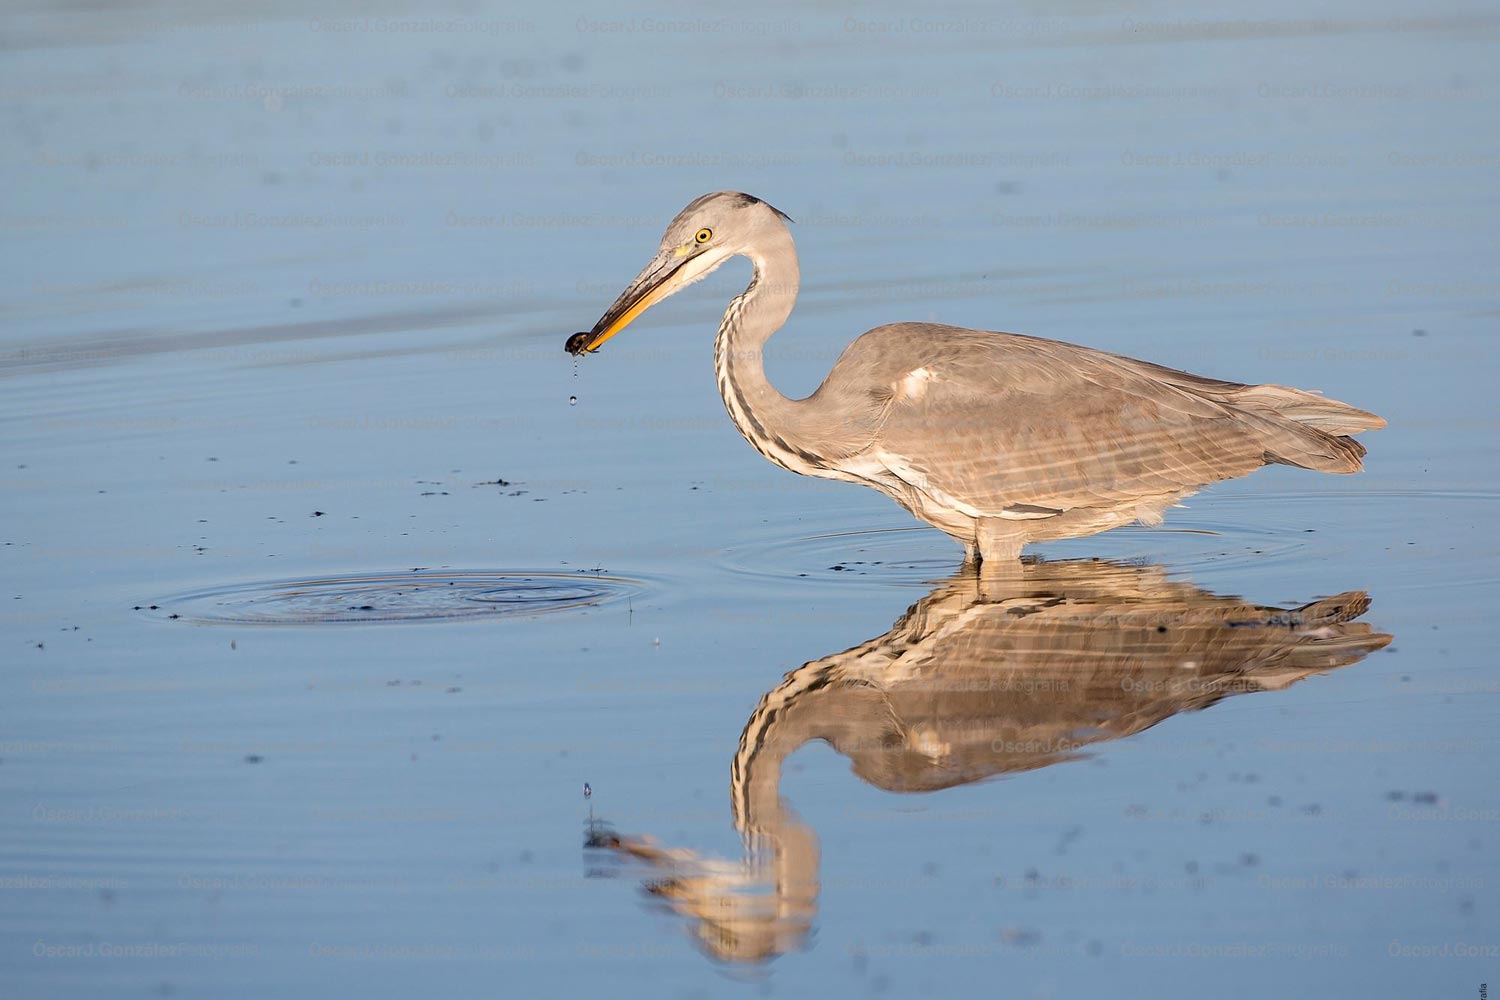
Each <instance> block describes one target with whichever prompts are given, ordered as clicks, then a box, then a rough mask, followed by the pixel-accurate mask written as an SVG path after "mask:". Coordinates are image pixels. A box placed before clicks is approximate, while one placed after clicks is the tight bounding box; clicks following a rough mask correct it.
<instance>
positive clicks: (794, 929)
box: [586, 560, 1392, 963]
mask: <svg viewBox="0 0 1500 1000" xmlns="http://www.w3.org/2000/svg"><path fill="white" fill-rule="evenodd" d="M1369 606H1370V599H1369V598H1368V597H1367V596H1366V595H1365V594H1364V593H1363V592H1360V591H1348V592H1346V593H1342V594H1338V595H1336V596H1333V597H1327V598H1323V599H1322V600H1318V601H1315V602H1313V603H1310V604H1305V605H1303V606H1301V607H1298V608H1274V607H1264V606H1261V605H1256V604H1251V603H1248V602H1246V601H1244V600H1241V599H1239V598H1236V597H1230V596H1220V595H1217V594H1213V593H1210V592H1208V591H1206V590H1203V589H1201V588H1199V587H1196V586H1194V585H1192V584H1191V583H1187V582H1184V581H1180V580H1170V579H1168V573H1167V569H1166V568H1165V567H1163V566H1157V565H1124V564H1120V563H1113V562H1105V561H1097V560H1090V561H1070V562H1055V563H1048V562H1035V563H1028V564H1027V565H1026V566H1025V567H1024V569H1023V570H1022V572H1021V575H1020V576H1018V577H1016V578H1014V579H1009V580H1003V581H990V580H983V581H981V580H979V579H978V578H976V577H975V576H973V575H966V574H960V575H957V576H954V577H952V578H950V579H949V580H947V581H945V582H943V583H942V584H941V585H939V586H938V587H937V588H936V589H935V590H933V591H932V592H931V593H930V594H928V595H927V596H926V597H924V598H923V599H922V600H920V601H918V602H917V603H916V604H914V605H912V606H911V608H909V609H908V610H907V612H906V613H905V614H904V615H902V616H901V617H900V618H899V619H898V620H897V621H896V623H895V624H894V625H893V626H892V627H891V630H890V631H889V632H887V633H885V634H884V635H882V636H879V637H877V638H874V639H870V640H868V641H867V642H864V643H861V644H860V645H858V646H855V647H853V648H851V649H847V650H844V651H843V652H839V653H834V654H831V655H829V656H825V657H823V658H822V659H819V660H813V661H811V662H809V663H806V664H804V665H803V666H802V667H800V668H798V669H797V670H794V671H792V672H791V673H789V674H787V675H786V678H785V680H783V681H782V683H781V684H779V685H777V686H776V687H775V688H773V689H772V690H770V691H769V692H767V693H766V694H765V695H764V696H763V697H762V698H761V700H760V704H759V706H757V707H756V709H755V711H754V712H753V713H752V714H751V716H750V719H749V721H748V722H746V724H745V728H744V731H743V732H742V733H741V735H740V741H739V749H738V751H737V752H736V754H735V757H734V762H733V766H732V767H731V770H730V789H729V795H730V807H731V810H732V813H733V817H734V823H735V827H736V828H737V830H738V831H739V833H740V834H741V836H742V837H743V839H744V842H745V846H746V853H745V856H744V858H743V859H742V860H739V861H728V860H723V859H714V858H707V857H704V856H702V855H700V854H698V853H697V852H695V851H692V850H690V849H685V848H673V847H669V846H665V845H662V844H660V843H658V842H657V841H656V840H654V839H653V838H651V837H649V836H638V835H628V834H621V833H617V832H615V831H614V830H612V829H611V828H610V827H609V825H608V824H607V823H605V822H603V821H594V820H591V821H590V825H589V830H588V837H587V841H586V843H587V846H588V847H589V848H591V849H594V850H599V851H609V852H616V853H618V854H620V855H623V856H626V857H629V858H634V859H638V860H640V861H643V862H645V863H646V864H648V865H650V866H651V867H652V868H654V869H656V870H657V871H658V873H659V874H658V876H657V877H655V878H654V879H653V880H652V881H650V882H648V883H647V885H646V889H647V892H649V893H650V894H651V895H652V896H653V897H654V898H657V899H660V900H663V901H665V902H666V904H667V905H668V906H669V907H670V908H671V909H672V910H674V911H676V912H677V913H678V914H681V915H682V916H684V917H686V918H688V919H689V920H690V921H692V922H693V924H694V930H695V932H696V935H695V936H696V939H697V941H698V943H699V945H700V946H701V947H702V948H703V949H704V950H705V952H706V953H707V954H708V955H710V956H711V957H713V958H715V959H719V960H722V961H725V962H732V963H754V962H763V961H767V960H769V959H772V958H775V957H776V956H778V955H780V954H782V953H784V952H787V951H790V950H792V949H795V948H798V947H800V946H801V945H802V944H803V943H804V941H805V940H806V938H807V936H808V934H809V932H810V930H811V928H812V924H813V921H814V918H815V916H816V913H817V908H818V893H819V875H818V871H819V847H818V835H817V833H816V832H815V831H814V830H813V829H812V828H811V827H809V826H808V825H807V824H805V823H803V822H802V821H801V820H800V819H799V818H798V817H797V815H796V814H795V813H794V812H793V811H792V809H791V808H790V807H789V806H788V805H787V803H786V802H784V801H783V800H782V798H781V794H780V781H781V773H782V765H783V763H784V762H785V761H786V759H787V758H788V757H789V756H791V755H792V754H793V753H794V752H795V751H796V750H798V749H799V748H800V747H802V746H803V745H805V744H807V743H810V742H813V741H817V740H822V741H824V742H826V743H827V744H829V745H830V746H832V747H833V748H834V750H836V751H837V752H838V753H840V754H843V755H844V756H846V757H848V758H849V760H850V762H851V764H852V765H853V769H854V773H855V774H856V775H858V776H859V777H860V778H861V779H862V780H864V781H866V782H868V783H870V784H872V785H874V786H876V787H878V788H881V789H884V790H886V791H890V792H903V793H910V792H934V791H938V790H941V789H945V788H952V787H955V786H959V785H966V784H969V783H972V782H977V781H983V780H985V779H987V778H992V777H996V776H1000V775H1009V774H1019V773H1022V772H1026V771H1034V770H1037V769H1039V768H1043V767H1050V766H1051V765H1053V764H1060V763H1062V762H1064V761H1069V760H1076V759H1079V758H1081V757H1084V756H1086V755H1088V753H1089V751H1090V749H1091V748H1092V747H1094V746H1095V745H1098V744H1103V743H1107V742H1109V741H1111V740H1116V739H1119V738H1121V737H1124V736H1130V735H1132V734H1134V733H1139V732H1141V731H1143V730H1146V729H1149V728H1150V727H1152V726H1154V725H1156V724H1157V723H1159V722H1161V721H1163V720H1164V719H1168V718H1170V717H1172V716H1174V715H1176V714H1177V713H1179V712H1186V711H1196V710H1199V709H1203V708H1207V707H1209V706H1210V705H1213V704H1215V703H1216V702H1218V701H1219V700H1221V699H1223V698H1225V697H1227V696H1230V695H1234V694H1246V693H1254V692H1260V691H1277V690H1281V689H1283V688H1286V687H1288V686H1290V685H1292V684H1295V683H1297V682H1298V681H1301V680H1303V679H1305V678H1307V677H1311V676H1313V675H1315V674H1319V673H1323V672H1326V671H1330V670H1335V669H1337V668H1339V667H1345V666H1349V665H1351V664H1354V663H1357V662H1359V661H1360V660H1361V659H1363V658H1364V657H1365V656H1366V655H1368V654H1369V653H1371V652H1373V651H1375V650H1378V649H1381V648H1382V647H1384V646H1386V645H1387V644H1388V643H1389V642H1390V641H1391V639H1392V637H1391V636H1390V635H1387V634H1383V633H1380V632H1376V631H1374V630H1373V629H1372V628H1371V626H1370V625H1368V624H1365V623H1363V622H1359V621H1357V620H1356V619H1358V618H1359V617H1360V616H1362V615H1363V614H1364V613H1365V611H1366V610H1367V609H1368V608H1369Z"/></svg>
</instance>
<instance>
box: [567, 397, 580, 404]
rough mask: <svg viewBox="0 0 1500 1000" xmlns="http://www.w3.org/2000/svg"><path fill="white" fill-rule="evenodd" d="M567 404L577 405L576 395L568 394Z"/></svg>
mask: <svg viewBox="0 0 1500 1000" xmlns="http://www.w3.org/2000/svg"><path fill="white" fill-rule="evenodd" d="M568 405H569V406H577V405H578V397H577V396H569V397H568Z"/></svg>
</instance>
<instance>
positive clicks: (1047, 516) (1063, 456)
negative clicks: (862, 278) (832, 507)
mask: <svg viewBox="0 0 1500 1000" xmlns="http://www.w3.org/2000/svg"><path fill="white" fill-rule="evenodd" d="M786 222H787V219H786V216H784V215H783V214H782V213H781V212H779V211H777V210H776V209H774V208H772V207H771V206H769V205H767V204H766V203H765V202H763V201H761V200H760V199H758V198H755V197H753V196H751V195H746V194H741V193H738V192H732V191H720V192H716V193H714V194H708V195H704V196H703V197H701V198H698V199H696V200H695V201H693V202H692V203H691V204H689V205H688V206H687V208H685V209H683V210H682V212H681V213H679V214H678V216H677V217H676V218H675V219H673V220H672V223H671V224H670V225H669V226H668V227H667V232H666V235H665V236H664V237H663V239H662V243H661V248H660V250H659V251H658V253H657V255H656V257H655V258H654V259H653V260H652V262H651V263H650V264H648V265H647V267H646V268H645V269H644V270H643V271H642V272H641V273H640V275H638V276H637V277H636V279H635V281H633V282H632V283H631V284H630V286H629V287H628V288H626V290H625V291H624V293H623V294H621V296H620V297H619V299H618V300H616V302H615V304H614V305H613V306H611V307H610V309H609V310H608V311H607V312H606V313H605V314H604V316H603V317H602V318H601V319H600V320H599V322H598V324H596V325H595V327H594V329H593V330H592V331H590V332H589V333H588V334H578V335H575V336H574V337H573V338H570V339H569V341H568V345H567V346H568V350H569V351H570V352H572V353H574V354H581V353H584V352H591V351H594V350H597V349H598V348H599V346H600V345H602V344H603V343H604V342H605V341H607V340H608V339H609V338H610V337H612V336H614V335H615V334H616V333H618V332H619V331H620V330H621V329H624V327H625V326H626V325H628V324H629V323H630V322H631V321H633V320H634V319H635V318H636V317H637V316H639V315H640V314H641V313H642V312H644V311H645V310H646V309H648V308H650V307H651V306H652V305H654V304H656V303H657V302H659V301H661V300H662V299H664V298H666V297H668V296H670V295H673V294H675V293H676V292H678V291H680V290H681V289H682V288H685V287H686V286H687V285H689V284H692V283H693V282H695V281H698V280H700V279H702V278H703V277H705V276H707V275H708V274H709V273H710V272H711V271H713V270H714V269H715V268H717V267H719V266H720V265H721V264H723V263H724V261H726V260H728V259H729V258H730V257H733V256H745V257H748V258H749V259H750V261H751V263H752V265H753V267H754V276H753V277H752V279H751V281H750V285H749V287H747V288H746V289H745V291H744V292H743V293H741V294H740V295H739V296H737V297H736V298H734V299H733V300H732V301H731V302H730V303H729V308H728V309H727V310H726V311H725V313H724V319H723V322H722V323H721V324H720V325H719V333H718V337H717V339H716V341H715V344H714V370H715V373H716V375H717V378H718V384H719V392H720V394H721V395H722V396H723V398H724V406H725V408H726V409H727V410H728V412H729V416H730V419H731V420H733V421H734V424H735V426H736V427H738V428H739V431H740V433H741V434H743V435H744V436H745V439H746V440H748V441H749V442H750V444H751V445H753V446H754V447H755V449H756V450H757V451H759V452H760V453H761V454H762V455H764V456H765V457H766V458H768V459H770V460H771V461H772V462H775V463H776V464H777V465H780V466H782V467H783V468H786V469H789V470H791V471H792V472H796V473H800V474H802V475H808V476H819V477H822V478H825V479H840V480H844V481H847V482H853V483H860V484H863V485H866V486H872V487H874V488H875V489H878V490H880V491H881V492H882V493H885V494H886V495H887V496H889V497H890V498H891V499H893V500H895V501H896V502H897V503H898V504H900V505H901V506H902V507H904V508H906V509H907V510H908V511H910V512H911V513H912V514H914V515H915V516H916V517H918V518H919V519H921V520H923V521H926V522H927V523H929V524H931V525H933V526H935V527H937V528H939V529H941V530H942V531H944V532H946V533H947V534H948V535H950V536H952V537H953V538H954V539H955V540H957V541H958V542H960V543H961V544H962V545H963V546H964V549H965V553H966V556H967V558H968V560H970V561H983V562H987V563H991V564H995V563H1014V561H1015V560H1016V559H1017V558H1018V557H1019V555H1020V552H1021V547H1022V546H1023V545H1025V544H1026V543H1028V542H1032V541H1042V540H1048V539H1057V538H1072V537H1078V536H1082V535H1090V534H1094V533H1096V532H1100V531H1105V530H1108V529H1110V528H1114V527H1118V526H1120V525H1123V524H1129V523H1131V522H1134V521H1141V522H1143V523H1146V524H1156V523H1159V522H1160V521H1161V518H1162V512H1163V511H1164V510H1165V509H1166V508H1168V507H1171V506H1173V505H1174V504H1176V503H1177V502H1178V501H1180V500H1181V499H1182V498H1183V497H1186V496H1188V495H1189V494H1192V493H1194V492H1196V491H1197V490H1199V489H1201V488H1203V487H1204V486H1207V485H1209V484H1210V483H1214V482H1218V481H1220V480H1223V479H1234V478H1237V477H1239V476H1244V475H1247V474H1249V473H1250V472H1253V471H1254V470H1256V469H1258V468H1260V467H1261V466H1263V465H1268V464H1281V465H1294V466H1298V467H1300V468H1304V469H1313V470H1316V471H1319V472H1332V473H1353V472H1358V471H1359V470H1360V468H1361V459H1362V457H1363V456H1364V454H1365V449H1364V448H1363V447H1362V446H1361V445H1360V444H1359V443H1358V442H1356V441H1355V440H1354V439H1353V437H1352V435H1354V434H1358V433H1359V432H1361V431H1365V430H1374V429H1377V428H1380V427H1383V426H1385V421H1384V420H1382V419H1381V418H1380V417H1377V416H1376V415H1374V414H1373V413H1368V412H1366V411H1364V410H1360V409H1357V408H1355V407H1353V406H1349V405H1348V404H1346V403H1341V402H1338V401H1336V400H1332V399H1327V398H1325V397H1323V396H1320V395H1318V394H1317V393H1313V392H1307V391H1304V390H1301V389H1293V388H1288V387H1286V386H1279V385H1245V384H1242V383H1238V382H1225V381H1220V380H1217V379H1210V378H1204V377H1202V376H1198V375H1192V374H1189V373H1187V372H1182V371H1177V370H1175V369H1172V368H1166V367H1163V366H1160V365H1155V364H1151V363H1150V362H1146V361H1138V360H1136V359H1134V358H1128V357H1125V356H1123V355H1118V354H1110V353H1108V352H1105V351H1098V350H1094V349H1092V348H1088V347H1080V346H1078V345H1075V344H1067V343H1063V342H1061V341H1055V340H1046V339H1043V338H1040V337H1030V336H1022V335H1018V334H1009V333H998V332H992V331H987V330H971V329H965V328H961V327H954V326H943V325H940V324H936V323H894V324H891V325H888V326H881V327H877V328H875V329H873V330H870V331H869V332H867V333H865V334H863V335H862V336H860V337H859V338H858V339H856V340H855V341H854V342H853V343H852V344H850V345H849V346H848V347H847V348H846V349H845V350H844V352H843V354H842V355H841V356H840V357H839V359H838V361H837V362H836V363H835V364H834V366H833V370H832V371H831V372H829V374H828V377H827V378H826V379H824V381H823V384H822V385H821V386H819V387H818V389H817V391H816V392H814V393H813V394H812V395H810V396H808V397H807V398H805V399H790V398H788V397H786V396H784V395H782V394H781V393H780V392H779V391H777V389H776V387H775V386H773V385H772V384H771V383H770V381H769V380H768V379H767V378H766V373H765V369H764V366H763V364H762V356H763V351H764V348H765V344H766V341H768V340H769V339H770V337H771V335H772V334H774V333H775V332H776V331H777V330H779V329H781V327H782V326H783V324H784V323H785V322H786V320H787V317H788V316H789V315H790V314H791V311H792V306H793V305H794V303H795V302H796V298H797V290H798V285H799V280H800V271H799V269H798V264H797V252H796V248H795V246H794V245H793V243H792V236H791V232H790V231H789V230H788V228H787V225H786Z"/></svg>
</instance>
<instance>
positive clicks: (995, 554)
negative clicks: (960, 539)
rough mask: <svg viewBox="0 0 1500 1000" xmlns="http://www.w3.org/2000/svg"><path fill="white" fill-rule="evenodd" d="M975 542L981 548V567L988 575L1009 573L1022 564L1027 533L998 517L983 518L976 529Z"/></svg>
mask: <svg viewBox="0 0 1500 1000" xmlns="http://www.w3.org/2000/svg"><path fill="white" fill-rule="evenodd" d="M975 542H976V544H977V545H978V548H979V562H980V569H981V571H982V572H983V573H984V574H985V575H986V576H990V575H993V574H995V573H1001V574H1005V573H1009V572H1011V571H1012V570H1013V569H1018V568H1019V567H1020V565H1021V547H1022V546H1023V545H1025V544H1026V535H1025V533H1024V532H1023V531H1019V530H1017V529H1016V527H1015V526H1014V524H1008V523H1006V522H1004V521H1000V520H998V519H996V518H986V519H984V520H981V521H980V522H979V524H978V526H977V529H976V537H975Z"/></svg>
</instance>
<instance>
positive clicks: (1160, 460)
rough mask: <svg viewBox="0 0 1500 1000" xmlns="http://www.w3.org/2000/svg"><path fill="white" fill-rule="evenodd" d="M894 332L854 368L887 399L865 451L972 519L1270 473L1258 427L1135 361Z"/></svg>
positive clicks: (925, 330)
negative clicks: (1256, 471)
mask: <svg viewBox="0 0 1500 1000" xmlns="http://www.w3.org/2000/svg"><path fill="white" fill-rule="evenodd" d="M890 329H891V328H881V329H880V330H876V331H871V333H872V334H882V336H878V337H874V338H872V339H873V341H874V342H873V343H871V344H870V345H868V346H867V348H866V350H868V351H870V352H871V353H870V355H869V356H868V358H867V359H866V362H865V363H859V361H858V360H857V359H852V360H855V362H856V365H855V366H856V367H859V368H862V369H865V377H866V379H867V382H866V384H867V385H869V384H870V383H869V381H868V380H870V379H873V380H874V381H875V387H874V388H873V389H872V390H871V391H872V392H875V393H880V392H885V391H888V392H889V401H888V403H887V404H886V407H885V409H884V412H883V415H882V420H881V423H880V425H879V427H878V429H877V430H876V431H875V433H874V435H873V437H872V440H871V446H870V450H869V451H868V452H867V453H866V455H867V457H868V458H869V459H872V460H875V461H878V462H880V463H882V464H884V465H885V467H886V468H887V469H888V470H889V472H890V473H891V474H893V475H895V476H897V477H898V478H900V479H901V480H903V481H904V482H906V483H907V484H909V485H910V486H912V487H914V488H916V489H919V490H922V491H924V492H926V493H928V494H929V495H932V496H934V497H939V498H941V499H943V500H945V501H947V502H949V503H950V504H952V505H953V506H955V507H957V508H958V509H960V510H965V508H969V509H971V510H972V513H973V514H974V516H980V517H1010V518H1029V517H1048V516H1051V515H1053V514H1056V513H1059V512H1061V511H1066V510H1071V509H1073V508H1078V507H1117V506H1119V505H1122V504H1126V503H1132V502H1136V501H1140V500H1144V499H1147V498H1152V497H1165V496H1170V495H1172V494H1178V493H1181V492H1183V491H1185V490H1190V489H1196V488H1198V487H1201V486H1204V485H1206V484H1208V483H1212V482H1216V481H1218V480H1221V479H1229V478H1233V477H1236V476H1242V475H1245V474H1247V473H1249V472H1251V471H1253V470H1254V469H1257V468H1259V467H1260V466H1262V465H1264V464H1265V463H1266V449H1265V444H1264V435H1263V434H1262V433H1259V432H1258V430H1257V428H1256V427H1255V425H1254V420H1253V418H1249V417H1247V416H1246V415H1245V414H1242V413H1240V412H1239V411H1237V410H1236V409H1235V408H1234V407H1232V406H1228V405H1225V404H1224V403H1222V402H1219V401H1217V400H1213V399H1208V398H1205V397H1204V396H1202V395H1198V394H1197V393H1195V392H1193V391H1192V389H1191V388H1190V387H1189V386H1187V385H1185V384H1182V383H1180V382H1179V384H1172V383H1170V382H1167V381H1164V380H1161V379H1159V378H1156V377H1153V376H1152V375H1151V374H1150V373H1149V372H1148V371H1143V370H1142V369H1141V368H1140V367H1138V366H1133V365H1131V364H1130V363H1129V361H1128V359H1121V358H1116V357H1115V356H1114V355H1110V354H1105V353H1103V352H1100V351H1093V350H1090V349H1088V348H1083V347H1078V346H1076V345H1072V344H1063V343H1060V342H1057V341H1048V340H1039V339H1036V338H1030V337H1019V336H1014V335H1010V334H997V333H988V332H984V331H975V330H962V329H959V328H956V327H933V326H926V325H923V326H919V327H909V328H908V329H907V330H906V331H903V332H898V333H897V334H894V335H892V334H887V333H885V331H887V330H890ZM914 331H915V332H914ZM914 336H915V338H916V339H918V340H920V343H919V344H917V343H913V338H914ZM870 337H871V335H870V334H867V335H866V337H865V338H861V341H863V340H865V339H866V338H870ZM856 343H857V344H858V343H859V342H856ZM902 358H905V359H908V360H910V359H913V358H915V359H919V360H918V361H917V363H915V364H909V365H908V364H903V363H901V359H902ZM969 512H970V510H965V513H969Z"/></svg>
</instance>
